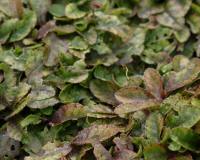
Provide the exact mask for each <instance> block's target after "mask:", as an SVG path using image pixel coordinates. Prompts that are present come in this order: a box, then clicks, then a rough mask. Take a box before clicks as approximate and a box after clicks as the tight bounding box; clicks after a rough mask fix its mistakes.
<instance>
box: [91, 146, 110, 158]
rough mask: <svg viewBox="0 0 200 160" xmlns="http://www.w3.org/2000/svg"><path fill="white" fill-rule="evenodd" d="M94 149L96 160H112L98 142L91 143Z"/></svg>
mask: <svg viewBox="0 0 200 160" xmlns="http://www.w3.org/2000/svg"><path fill="white" fill-rule="evenodd" d="M92 145H93V147H94V151H93V153H94V155H95V157H96V159H97V160H112V156H111V154H110V153H109V152H108V151H107V150H106V149H105V148H104V147H103V145H102V144H101V143H99V142H93V143H92Z"/></svg>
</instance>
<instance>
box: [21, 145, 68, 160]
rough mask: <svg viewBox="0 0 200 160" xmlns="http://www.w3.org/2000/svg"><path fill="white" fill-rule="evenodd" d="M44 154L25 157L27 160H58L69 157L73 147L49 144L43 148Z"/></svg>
mask: <svg viewBox="0 0 200 160" xmlns="http://www.w3.org/2000/svg"><path fill="white" fill-rule="evenodd" d="M42 150H43V153H42V154H38V155H31V156H27V157H25V160H57V159H60V158H62V157H63V156H66V155H68V154H69V153H70V152H71V150H72V147H71V146H70V145H69V144H67V143H66V144H59V143H56V142H54V143H51V142H49V143H47V144H46V145H45V146H43V149H42Z"/></svg>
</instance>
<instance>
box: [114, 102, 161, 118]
mask: <svg viewBox="0 0 200 160" xmlns="http://www.w3.org/2000/svg"><path fill="white" fill-rule="evenodd" d="M158 105H159V102H157V101H156V100H151V99H150V100H146V101H141V102H140V101H139V102H132V103H125V104H120V105H118V106H117V107H116V108H115V110H114V112H115V113H116V114H118V115H119V116H120V117H126V115H127V114H129V113H133V112H135V111H139V110H145V109H151V108H153V107H157V106H158Z"/></svg>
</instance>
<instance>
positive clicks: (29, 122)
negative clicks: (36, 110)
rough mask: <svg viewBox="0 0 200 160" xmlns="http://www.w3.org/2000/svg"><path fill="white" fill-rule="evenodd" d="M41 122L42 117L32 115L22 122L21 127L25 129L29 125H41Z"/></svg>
mask: <svg viewBox="0 0 200 160" xmlns="http://www.w3.org/2000/svg"><path fill="white" fill-rule="evenodd" d="M40 122H41V117H40V115H37V114H30V115H28V116H27V117H25V118H24V119H23V120H22V121H21V122H20V126H21V127H23V128H24V127H27V126H28V125H32V124H33V125H35V124H39V123H40Z"/></svg>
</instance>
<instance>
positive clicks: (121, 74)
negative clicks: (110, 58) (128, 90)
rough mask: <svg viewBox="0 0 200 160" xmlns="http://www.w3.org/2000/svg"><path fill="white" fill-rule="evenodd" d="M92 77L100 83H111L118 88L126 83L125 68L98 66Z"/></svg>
mask: <svg viewBox="0 0 200 160" xmlns="http://www.w3.org/2000/svg"><path fill="white" fill-rule="evenodd" d="M94 76H95V78H97V79H100V80H102V81H113V82H114V83H116V84H117V85H119V86H125V85H126V84H127V83H128V82H127V79H128V77H127V75H126V70H125V68H122V67H117V66H111V67H105V66H102V65H99V66H97V67H96V68H95V71H94Z"/></svg>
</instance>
